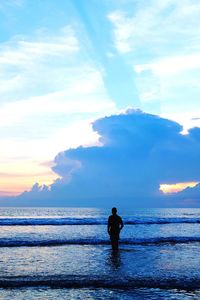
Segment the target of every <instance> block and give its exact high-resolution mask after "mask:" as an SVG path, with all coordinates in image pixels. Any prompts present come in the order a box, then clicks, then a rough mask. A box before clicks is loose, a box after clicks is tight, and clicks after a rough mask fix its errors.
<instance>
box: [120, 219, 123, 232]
mask: <svg viewBox="0 0 200 300" xmlns="http://www.w3.org/2000/svg"><path fill="white" fill-rule="evenodd" d="M123 227H124V223H123V221H122V218H121V217H120V230H122V228H123Z"/></svg>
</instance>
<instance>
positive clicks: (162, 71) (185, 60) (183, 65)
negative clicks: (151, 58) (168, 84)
mask: <svg viewBox="0 0 200 300" xmlns="http://www.w3.org/2000/svg"><path fill="white" fill-rule="evenodd" d="M193 69H200V53H194V54H190V55H180V56H172V57H167V58H163V59H158V60H157V61H155V62H153V63H148V64H141V65H135V66H134V70H135V71H136V72H137V73H141V72H143V71H148V70H151V71H152V72H153V73H154V74H155V75H158V76H165V75H167V76H168V75H176V74H177V73H182V72H183V71H188V70H193Z"/></svg>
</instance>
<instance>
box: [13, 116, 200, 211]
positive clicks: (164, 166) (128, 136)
mask: <svg viewBox="0 0 200 300" xmlns="http://www.w3.org/2000/svg"><path fill="white" fill-rule="evenodd" d="M93 129H94V130H95V131H96V132H97V133H98V134H99V135H100V145H99V146H90V147H77V148H74V149H69V150H66V151H64V152H61V153H59V154H58V155H57V156H56V158H55V161H54V166H53V171H54V172H55V173H56V174H57V175H58V176H59V177H60V178H58V179H57V180H56V181H55V182H54V183H53V184H52V185H51V186H50V187H49V188H47V187H46V186H45V187H43V186H39V185H34V187H33V189H32V190H31V191H30V192H26V193H25V194H22V195H21V196H19V197H18V198H17V200H16V203H18V202H19V203H20V201H22V200H23V201H25V200H29V205H30V204H32V205H42V204H43V203H45V204H48V205H54V206H56V205H64V206H68V205H71V206H73V205H74V206H78V205H81V206H110V205H114V204H117V205H120V206H127V205H133V206H151V207H152V206H154V207H155V206H161V207H162V206H165V205H166V204H168V203H171V204H170V205H171V206H176V204H177V202H176V200H178V201H179V205H180V206H181V201H180V197H179V198H178V197H177V196H176V197H174V198H173V199H174V202H173V201H172V200H173V199H172V198H171V196H167V195H164V194H163V193H162V192H161V191H160V190H159V188H160V184H172V183H176V182H191V181H196V182H199V181H200V176H199V168H200V157H199V151H200V128H193V129H191V130H190V131H189V132H188V134H187V135H183V134H181V131H182V129H183V128H182V126H181V125H179V124H178V123H176V122H173V121H171V120H167V119H163V118H160V117H158V116H156V115H151V114H147V113H143V112H141V111H137V110H128V111H127V112H126V113H122V114H119V115H112V116H110V117H104V118H101V119H98V120H97V121H95V122H94V123H93ZM178 194H179V195H181V193H178ZM178 194H177V195H178ZM197 198H198V197H196V198H195V201H196V200H197ZM43 199H44V202H43ZM171 199H172V200H171ZM170 201H171V202H170ZM23 203H24V202H23ZM197 204H198V205H199V204H200V203H197Z"/></svg>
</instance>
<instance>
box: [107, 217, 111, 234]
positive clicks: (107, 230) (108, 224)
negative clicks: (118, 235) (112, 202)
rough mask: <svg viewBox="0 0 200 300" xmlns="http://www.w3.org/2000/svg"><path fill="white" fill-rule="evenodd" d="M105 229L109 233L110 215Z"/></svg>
mask: <svg viewBox="0 0 200 300" xmlns="http://www.w3.org/2000/svg"><path fill="white" fill-rule="evenodd" d="M107 231H108V234H110V217H109V218H108V226H107Z"/></svg>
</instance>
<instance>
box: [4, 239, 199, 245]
mask: <svg viewBox="0 0 200 300" xmlns="http://www.w3.org/2000/svg"><path fill="white" fill-rule="evenodd" d="M193 242H200V237H156V238H146V239H145V238H141V239H133V238H130V239H121V240H120V244H121V245H150V244H151V245H152V244H153V245H158V244H163V243H174V244H177V243H193ZM109 244H110V241H109V240H108V239H46V240H44V239H43V240H31V239H23V240H22V239H13V238H12V239H0V247H47V246H62V245H109Z"/></svg>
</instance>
